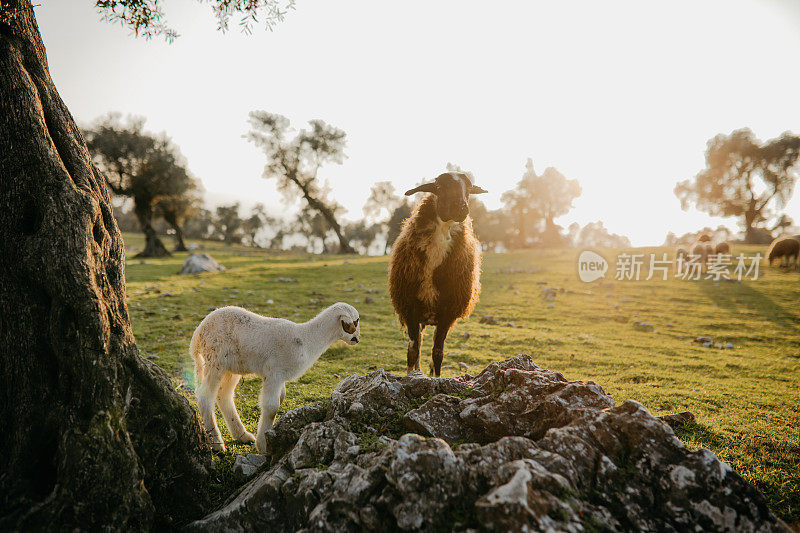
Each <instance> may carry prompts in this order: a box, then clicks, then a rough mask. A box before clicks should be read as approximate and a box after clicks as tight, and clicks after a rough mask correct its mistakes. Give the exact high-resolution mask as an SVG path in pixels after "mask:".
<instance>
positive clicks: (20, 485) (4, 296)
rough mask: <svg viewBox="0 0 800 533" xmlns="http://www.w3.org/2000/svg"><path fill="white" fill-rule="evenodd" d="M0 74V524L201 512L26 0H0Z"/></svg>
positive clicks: (188, 437) (97, 521)
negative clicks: (140, 346) (136, 332)
mask: <svg viewBox="0 0 800 533" xmlns="http://www.w3.org/2000/svg"><path fill="white" fill-rule="evenodd" d="M210 3H211V4H212V6H214V7H215V8H216V9H217V10H218V14H221V15H225V14H227V13H228V12H229V11H234V12H235V10H242V9H244V10H245V11H244V13H245V14H246V13H248V11H247V6H245V5H244V4H245V2H243V1H238V0H235V1H233V2H231V1H229V0H211V2H210ZM246 4H249V5H250V6H252V7H253V9H258V10H259V12H261V13H264V10H265V9H266V7H265V6H268V5H274V2H268V1H259V0H256V1H252V2H250V1H248V2H246ZM96 5H97V6H98V8H99V9H100V10H101V11H102V12H104V13H106V14H109V13H111V14H113V16H117V17H121V20H122V21H123V22H126V23H132V24H135V26H134V27H135V31H137V33H138V32H140V31H141V32H142V33H144V32H147V31H151V29H152V28H153V27H154V26H153V24H154V23H155V22H157V20H156V19H154V18H153V16H152V15H149V14H148V12H147V11H145V12H144V13H143V14H142V12H141V10H142V9H143V6H144V7H148V6H149V7H153V6H155V5H156V3H155V0H152V1H148V0H142V1H137V2H128V1H122V0H120V1H114V0H104V1H98V2H97V3H96ZM120 13H122V15H120ZM140 15H141V16H140ZM266 15H267V16H268V15H269V11H267V12H266ZM112 18H113V17H112ZM223 20H224V19H221V24H222V21H223ZM261 20H263V18H262V19H261ZM0 72H2V75H0V109H2V112H0V131H2V132H3V133H2V135H0V175H2V176H3V179H2V180H0V250H2V253H0V324H2V330H3V334H2V335H0V419H2V420H3V423H4V426H3V429H4V430H3V431H2V432H0V449H2V450H3V453H2V454H0V472H3V475H1V476H0V495H2V496H0V529H2V530H22V531H25V530H45V529H53V528H58V529H64V530H68V529H76V530H78V529H79V530H101V529H102V530H147V529H150V528H154V527H155V528H161V529H167V528H170V529H171V528H174V527H175V525H176V524H180V523H182V522H184V521H185V520H187V519H189V518H193V517H197V516H198V515H199V514H200V513H202V512H203V511H204V509H205V508H206V506H207V503H208V501H209V500H208V497H207V495H206V493H205V489H204V487H205V486H206V479H207V477H208V472H209V468H210V465H211V455H210V449H209V447H208V446H207V444H206V443H205V438H204V437H203V434H202V431H201V429H200V426H199V424H198V420H197V415H196V413H195V412H194V411H193V410H192V408H191V407H190V405H189V402H188V401H187V400H186V399H185V398H183V397H182V396H180V395H179V394H178V393H177V392H175V390H174V388H173V387H172V384H171V383H170V380H169V377H168V376H167V375H166V374H165V373H164V372H163V371H162V370H161V369H160V368H158V367H157V366H156V365H154V364H153V363H151V362H149V361H147V360H145V359H144V358H142V357H140V356H139V352H138V350H137V348H136V343H135V342H134V338H133V334H132V332H131V327H130V320H129V318H128V311H127V306H126V303H125V255H124V246H123V242H122V235H121V233H120V231H119V228H118V226H117V224H116V221H115V220H114V217H113V214H112V207H111V197H110V195H109V192H108V188H107V185H106V183H105V179H104V177H103V176H102V175H101V173H100V171H99V170H98V169H97V167H96V166H95V165H94V164H93V163H92V159H91V156H90V154H89V151H88V149H87V147H86V144H85V142H84V140H83V137H82V135H81V133H80V130H79V129H78V127H77V125H76V124H75V122H74V120H73V118H72V115H71V113H70V112H69V110H68V109H67V107H66V106H65V105H64V102H63V101H62V100H61V98H60V96H59V94H58V91H57V90H56V88H55V85H54V84H53V80H52V79H51V77H50V73H49V70H48V66H47V57H46V55H45V49H44V44H43V43H42V39H41V36H40V34H39V29H38V27H37V24H36V19H35V17H34V13H33V7H32V5H31V2H30V1H29V0H2V1H0Z"/></svg>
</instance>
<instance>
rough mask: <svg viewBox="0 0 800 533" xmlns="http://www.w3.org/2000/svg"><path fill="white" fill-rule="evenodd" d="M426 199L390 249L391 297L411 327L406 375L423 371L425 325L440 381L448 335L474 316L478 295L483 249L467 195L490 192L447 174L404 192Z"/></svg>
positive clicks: (460, 175)
mask: <svg viewBox="0 0 800 533" xmlns="http://www.w3.org/2000/svg"><path fill="white" fill-rule="evenodd" d="M418 192H428V193H432V194H429V195H428V196H426V197H425V198H423V200H422V202H421V203H420V204H419V205H418V206H417V207H416V208H415V209H414V211H413V213H412V214H411V217H410V218H408V219H407V220H405V222H404V223H403V228H402V230H401V232H400V236H399V237H398V238H397V241H396V242H395V244H394V246H393V247H392V257H391V262H390V266H389V295H390V296H391V299H392V306H393V307H394V310H395V312H396V313H397V315H398V317H399V318H400V323H401V324H402V325H403V326H404V327H405V328H407V330H408V337H409V339H410V342H409V344H408V373H409V374H410V373H412V372H419V371H420V366H419V356H420V347H421V345H422V332H423V330H424V329H425V326H428V325H430V326H436V332H435V334H434V339H433V350H432V353H431V374H432V375H433V376H435V377H439V375H440V373H441V368H442V359H443V357H444V341H445V338H446V337H447V333H448V332H449V331H450V328H451V327H452V326H453V324H454V323H455V321H456V320H458V319H459V318H466V317H468V316H469V315H470V313H472V310H473V308H474V307H475V304H476V303H477V301H478V295H479V293H480V289H481V284H480V267H481V252H480V250H481V248H480V243H479V242H478V239H477V238H475V234H474V233H473V231H472V220H471V219H470V217H469V204H468V202H469V195H470V194H481V193H485V192H486V191H485V190H483V189H481V188H480V187H478V186H476V185H473V184H472V182H471V181H470V180H469V178H468V177H467V176H466V174H464V173H462V172H448V173H445V174H441V175H440V176H439V177H437V178H436V180H435V181H434V182H431V183H425V184H423V185H420V186H419V187H416V188H414V189H411V190H409V191H407V192H406V196H409V195H412V194H415V193H418Z"/></svg>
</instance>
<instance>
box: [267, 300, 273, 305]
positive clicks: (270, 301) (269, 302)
mask: <svg viewBox="0 0 800 533" xmlns="http://www.w3.org/2000/svg"><path fill="white" fill-rule="evenodd" d="M267 303H268V304H274V303H275V302H274V301H272V300H267Z"/></svg>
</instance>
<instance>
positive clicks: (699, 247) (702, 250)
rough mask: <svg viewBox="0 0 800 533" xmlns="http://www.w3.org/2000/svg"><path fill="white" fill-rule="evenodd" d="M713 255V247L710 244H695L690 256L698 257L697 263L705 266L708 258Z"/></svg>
mask: <svg viewBox="0 0 800 533" xmlns="http://www.w3.org/2000/svg"><path fill="white" fill-rule="evenodd" d="M713 253H714V247H713V246H711V245H710V244H703V243H699V244H695V245H694V247H693V248H692V255H697V256H700V259H698V262H699V263H701V264H705V263H706V261H708V256H709V255H711V254H713Z"/></svg>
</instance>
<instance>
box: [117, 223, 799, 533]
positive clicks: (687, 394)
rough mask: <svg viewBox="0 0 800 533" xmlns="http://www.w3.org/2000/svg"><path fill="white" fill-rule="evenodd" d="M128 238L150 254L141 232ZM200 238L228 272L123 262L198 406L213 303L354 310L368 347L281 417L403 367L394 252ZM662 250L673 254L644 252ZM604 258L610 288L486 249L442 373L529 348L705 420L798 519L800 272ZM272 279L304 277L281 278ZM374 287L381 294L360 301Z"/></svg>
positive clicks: (345, 353) (165, 363) (306, 383)
mask: <svg viewBox="0 0 800 533" xmlns="http://www.w3.org/2000/svg"><path fill="white" fill-rule="evenodd" d="M125 238H126V243H127V244H128V245H133V246H136V247H137V248H138V249H141V248H142V238H141V236H140V235H126V236H125ZM201 244H202V245H203V246H205V248H206V249H205V250H204V251H207V252H209V253H211V254H212V255H213V256H214V257H215V258H216V259H217V260H218V261H220V262H221V263H223V264H224V265H225V266H226V267H228V269H229V270H228V271H227V272H224V273H215V274H202V275H198V276H178V275H176V274H177V272H178V270H179V269H180V265H181V264H182V262H183V260H184V259H185V257H186V255H187V254H185V253H182V254H176V255H175V256H173V257H171V258H165V259H147V260H145V261H144V262H143V263H142V262H140V260H139V259H136V258H133V257H130V258H129V259H128V264H127V268H126V274H127V280H128V298H129V306H130V314H131V318H132V322H133V330H134V334H135V335H136V340H137V342H138V345H139V348H140V350H141V351H142V353H143V354H144V355H156V356H158V359H155V361H156V362H157V363H158V364H159V365H160V366H161V367H162V368H164V369H165V370H166V371H167V372H168V373H169V374H170V375H171V376H172V377H173V378H174V381H175V383H176V386H178V387H179V390H181V391H182V392H183V393H184V394H186V395H187V397H189V398H190V399H191V400H193V397H192V392H191V384H192V380H193V378H192V371H191V364H190V361H189V357H188V345H189V340H190V337H191V334H192V331H193V329H194V327H195V326H196V325H197V324H198V323H199V322H200V320H201V319H202V318H203V317H204V316H205V315H206V314H207V313H208V311H209V310H210V309H213V308H214V307H222V306H225V305H240V306H242V307H246V308H248V309H250V310H252V311H255V312H257V313H261V314H264V315H270V316H281V317H286V318H289V319H292V320H295V321H302V320H307V319H309V318H310V317H312V316H314V315H315V314H316V313H317V312H318V311H319V310H320V309H322V308H323V307H325V306H327V305H330V304H331V303H334V302H337V301H346V302H348V303H351V304H353V305H354V306H356V307H357V308H358V309H359V311H360V313H361V331H362V342H361V344H359V345H358V346H355V347H346V346H344V345H339V344H335V345H334V346H332V347H331V349H330V350H328V351H327V352H326V353H325V354H324V355H323V356H322V357H321V359H320V360H319V362H318V363H317V364H316V365H314V367H312V369H311V370H310V371H309V372H308V373H307V374H306V375H304V376H303V377H302V378H301V379H300V380H299V381H298V382H295V383H289V384H287V396H286V401H285V402H284V404H283V406H282V407H281V411H280V412H281V413H282V412H285V411H286V410H287V409H291V408H294V407H298V406H301V405H305V404H308V403H311V402H315V401H320V400H324V399H327V398H328V397H329V396H330V393H331V391H332V390H333V388H334V386H335V385H336V383H338V382H339V381H340V380H341V379H342V378H344V377H345V376H347V375H350V374H352V373H362V374H363V373H366V372H369V371H370V370H374V369H376V368H385V369H386V370H388V371H391V372H396V373H402V372H404V371H405V364H406V363H405V344H404V343H405V337H404V334H403V332H402V331H401V329H400V327H399V325H398V323H397V320H396V318H395V316H394V314H393V312H392V308H391V304H390V301H389V298H388V294H387V290H386V269H387V267H388V261H387V258H385V257H357V256H349V257H346V256H311V255H309V256H302V255H286V254H276V253H271V252H267V251H262V250H253V249H248V248H244V247H227V246H225V245H222V244H218V243H208V242H205V243H201ZM656 251H658V252H661V251H663V250H662V249H657V248H653V249H644V250H637V253H640V252H644V253H650V252H656ZM734 251H735V253H738V252H740V251H746V252H748V253H752V252H755V251H761V252H762V253H763V248H759V247H737V248H736V250H734ZM604 255H605V256H606V258H607V259H609V261H610V262H611V263H612V265H611V268H610V270H609V273H608V279H607V280H606V281H611V283H601V282H594V283H591V284H585V283H582V282H580V281H579V280H578V277H577V275H576V267H575V264H576V256H577V251H574V250H563V251H562V250H547V251H525V252H515V253H509V254H487V255H486V256H485V257H484V267H483V277H482V280H483V292H482V296H481V300H480V303H479V304H478V306H477V308H476V310H475V312H474V313H473V316H472V318H470V319H469V320H466V321H463V322H461V323H459V324H457V326H456V327H455V328H454V329H453V331H452V332H451V333H450V336H449V338H448V342H447V344H446V346H445V354H446V355H445V367H444V368H443V375H444V376H452V375H457V374H458V373H459V370H458V365H457V363H458V362H465V363H467V364H468V365H469V371H470V372H471V373H473V374H474V373H476V372H478V371H480V370H481V369H482V368H483V367H484V366H486V365H487V364H488V363H490V362H492V361H497V360H501V359H505V358H507V357H511V356H514V355H516V354H518V353H529V354H531V355H532V356H533V357H534V359H535V360H536V361H537V363H539V364H540V365H542V366H543V367H545V368H548V369H551V370H556V371H559V372H561V373H563V374H564V376H566V377H567V378H568V379H570V380H584V381H588V380H591V381H596V382H598V383H600V384H601V385H602V386H603V388H604V389H605V390H606V391H607V392H608V393H609V394H610V395H611V396H613V397H614V400H615V401H616V402H617V403H618V404H619V403H622V402H623V401H624V400H626V399H628V398H631V399H634V400H636V401H639V402H641V403H642V404H644V405H645V406H646V407H647V408H648V409H649V410H650V411H651V412H652V413H653V414H656V415H659V414H665V413H673V412H677V411H685V410H689V411H692V412H693V413H694V414H695V415H696V417H697V423H696V424H694V425H692V426H690V427H689V428H687V429H685V430H683V431H681V432H680V434H679V436H680V438H681V439H682V440H683V441H684V442H685V443H686V444H687V446H689V447H690V448H698V447H707V448H710V449H711V450H713V451H714V452H715V453H716V454H717V455H719V456H720V457H721V458H722V459H723V460H725V461H726V462H728V463H729V464H730V465H731V466H732V467H733V468H734V469H735V470H736V471H737V472H739V474H741V475H742V476H743V477H744V478H746V479H747V480H749V481H750V482H751V483H753V484H755V485H756V486H757V487H758V488H759V489H760V490H761V491H762V492H764V494H765V495H766V497H767V498H768V500H769V502H770V504H771V506H772V508H773V509H774V510H775V511H776V512H777V513H778V515H779V516H781V517H782V518H784V519H785V520H787V521H788V522H790V523H793V524H797V523H800V310H799V309H798V307H799V306H800V298H798V297H799V296H800V274H798V273H794V272H783V271H780V270H778V269H771V270H767V269H764V268H763V267H762V278H760V279H758V280H757V281H750V280H748V281H744V282H741V283H727V282H722V283H714V282H712V281H683V280H674V279H671V280H669V281H660V279H659V280H653V281H613V275H614V273H613V268H614V267H613V262H614V256H615V253H612V252H610V251H609V252H606V253H604ZM278 277H289V278H295V279H297V282H296V283H281V282H276V281H275V279H276V278H278ZM350 277H352V280H349V279H348V278H350ZM543 287H557V288H559V289H561V288H563V289H564V291H563V292H559V293H558V294H557V297H556V300H555V301H554V302H552V303H553V304H554V306H553V307H552V308H548V304H550V303H551V302H547V301H545V300H544V299H543V298H542V296H541V289H542V288H543ZM367 297H370V298H371V299H372V300H374V301H373V302H372V303H365V301H366V298H367ZM268 300H273V302H274V303H272V304H269V303H267V301H268ZM482 315H493V316H495V317H496V318H497V319H498V321H499V323H498V325H488V324H480V323H479V322H478V319H479V318H480V317H481V316H482ZM634 320H641V321H645V322H651V323H652V324H653V325H654V326H655V332H643V331H637V330H636V329H634V327H633V325H632V322H633V321H634ZM508 322H513V323H514V325H516V326H517V327H510V326H508V325H506V324H507V323H508ZM466 332H469V337H468V338H466V337H465V335H464V334H465V333H466ZM430 333H431V332H428V335H427V336H426V339H425V340H426V342H425V345H424V350H425V353H426V356H425V362H424V364H423V368H424V369H426V368H427V359H429V357H430V355H429V353H430V341H431V334H430ZM698 335H711V336H713V337H714V338H715V339H717V340H719V341H723V342H727V341H730V342H732V343H733V344H734V346H735V348H734V349H732V350H718V349H709V348H703V347H701V346H699V345H697V344H695V343H693V342H692V340H693V339H694V338H695V337H696V336H698ZM454 352H455V353H456V354H454V355H450V354H452V353H454ZM259 386H260V381H259V380H258V379H256V378H254V377H249V378H245V379H243V380H242V383H241V384H240V385H239V387H238V389H237V395H236V403H237V406H238V407H239V411H240V413H241V415H242V419H243V420H244V422H245V425H246V426H248V428H249V429H250V431H255V427H256V423H257V419H258V406H257V396H258V388H259ZM218 418H219V421H220V426H221V429H222V430H223V434H224V436H225V438H226V441H227V442H228V451H227V453H226V455H225V456H224V457H222V458H219V459H218V461H219V462H220V464H221V465H223V466H225V465H229V464H230V463H231V459H230V458H232V457H234V456H235V454H237V453H246V452H247V451H249V450H250V448H249V447H246V446H241V445H238V444H236V443H233V442H232V441H230V440H229V439H230V437H229V435H228V434H227V432H226V429H225V428H224V422H223V421H222V418H221V417H219V415H218ZM220 476H221V477H223V478H224V477H225V476H224V473H223V474H220ZM221 483H223V484H224V481H223V482H221Z"/></svg>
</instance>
